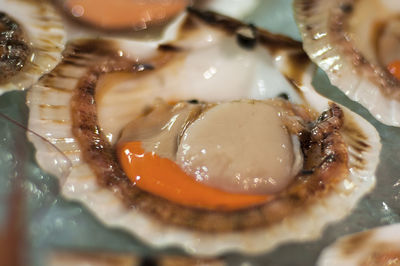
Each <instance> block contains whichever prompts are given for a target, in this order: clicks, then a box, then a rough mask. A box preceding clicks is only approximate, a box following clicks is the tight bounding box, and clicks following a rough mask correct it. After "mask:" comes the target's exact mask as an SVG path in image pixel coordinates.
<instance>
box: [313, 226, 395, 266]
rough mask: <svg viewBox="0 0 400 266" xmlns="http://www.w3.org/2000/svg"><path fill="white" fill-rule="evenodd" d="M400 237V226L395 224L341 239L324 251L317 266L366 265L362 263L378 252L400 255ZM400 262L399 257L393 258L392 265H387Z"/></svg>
mask: <svg viewBox="0 0 400 266" xmlns="http://www.w3.org/2000/svg"><path fill="white" fill-rule="evenodd" d="M399 235H400V224H393V225H387V226H382V227H377V228H374V229H371V230H367V231H363V232H361V233H356V234H352V235H347V236H344V237H341V238H339V239H338V240H336V241H335V242H334V243H333V244H332V245H330V246H329V247H327V248H325V249H324V250H323V251H322V253H321V255H320V257H319V258H318V262H317V265H318V266H335V265H341V266H357V265H364V264H362V263H363V262H364V263H365V261H367V260H368V258H369V257H370V256H371V255H372V254H373V253H374V252H376V251H378V252H385V251H386V252H390V251H392V250H393V251H397V254H400V238H399ZM399 262H400V257H397V258H393V261H392V264H391V263H390V261H388V262H387V263H388V264H385V265H398V263H399ZM368 265H369V264H368ZM370 265H376V264H370ZM382 265H383V264H382Z"/></svg>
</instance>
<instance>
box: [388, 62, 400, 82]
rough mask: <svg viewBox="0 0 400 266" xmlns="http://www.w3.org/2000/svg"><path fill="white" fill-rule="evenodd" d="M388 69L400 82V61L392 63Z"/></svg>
mask: <svg viewBox="0 0 400 266" xmlns="http://www.w3.org/2000/svg"><path fill="white" fill-rule="evenodd" d="M387 69H388V70H389V72H390V73H391V74H392V75H393V76H395V77H396V78H397V79H398V80H400V60H395V61H393V62H391V63H390V64H389V65H388V66H387Z"/></svg>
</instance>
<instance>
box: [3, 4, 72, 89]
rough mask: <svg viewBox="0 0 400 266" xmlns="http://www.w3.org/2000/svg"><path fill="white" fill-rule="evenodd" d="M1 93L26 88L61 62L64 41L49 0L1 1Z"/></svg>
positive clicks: (61, 29)
mask: <svg viewBox="0 0 400 266" xmlns="http://www.w3.org/2000/svg"><path fill="white" fill-rule="evenodd" d="M0 31H1V38H0V49H1V51H0V73H1V74H0V93H4V92H6V91H9V90H21V89H26V88H28V87H29V86H31V85H32V84H33V83H34V82H36V81H37V80H38V79H39V78H40V77H41V76H42V75H43V74H45V73H47V72H49V71H50V70H51V69H53V68H54V67H55V66H56V65H57V63H58V62H59V61H60V60H61V52H62V51H63V50H64V46H65V42H66V38H65V32H64V27H63V24H62V22H61V17H60V16H59V15H58V13H57V12H56V10H55V9H54V7H53V5H52V4H51V3H50V1H32V0H1V1H0Z"/></svg>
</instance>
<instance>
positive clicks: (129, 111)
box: [27, 11, 381, 255]
mask: <svg viewBox="0 0 400 266" xmlns="http://www.w3.org/2000/svg"><path fill="white" fill-rule="evenodd" d="M193 13H196V11H192V14H191V15H189V19H187V20H186V23H185V24H184V25H182V28H181V29H180V31H179V34H178V35H177V37H176V41H172V42H167V43H165V44H164V45H161V46H159V48H158V49H154V48H153V51H152V52H149V51H150V50H151V48H150V49H149V48H147V49H146V51H147V52H148V53H147V54H146V57H145V58H141V60H140V61H139V63H137V64H135V65H134V67H135V68H137V70H139V71H138V73H137V74H135V75H133V76H129V75H128V76H127V74H126V73H112V74H111V75H114V77H115V76H116V77H118V78H117V79H116V80H117V81H118V82H116V81H115V80H112V79H111V80H108V81H107V80H104V79H103V80H102V82H103V84H102V86H101V89H99V90H98V91H97V92H95V89H93V90H90V91H88V92H89V93H95V94H96V102H97V110H98V121H99V124H100V125H101V130H102V131H103V133H104V134H105V135H106V136H108V139H109V141H110V142H111V143H112V142H114V141H115V139H116V136H118V134H119V131H120V130H121V129H122V127H123V126H124V125H125V124H126V123H128V122H129V120H130V119H131V118H132V116H134V114H138V113H140V110H142V108H143V107H145V106H146V105H148V104H151V103H153V102H154V100H155V99H156V98H157V97H161V98H163V99H165V100H167V101H168V100H171V101H174V100H183V99H193V98H197V99H202V100H207V101H213V102H216V101H222V100H232V99H241V98H253V99H254V98H256V99H265V98H271V97H277V96H278V95H279V94H280V93H286V94H287V95H289V99H291V100H293V101H294V102H297V103H300V104H304V105H306V106H307V107H309V108H311V109H313V110H315V111H316V112H323V111H324V110H325V109H327V108H328V107H329V101H328V100H327V99H326V98H324V97H322V96H320V95H319V94H318V93H316V91H315V90H314V88H313V87H312V86H311V81H312V75H313V72H314V70H315V69H314V67H313V65H311V64H309V62H308V61H307V60H303V61H301V60H296V61H295V62H304V63H303V64H300V66H301V69H303V70H304V71H301V72H298V71H293V69H297V67H298V65H293V64H292V62H293V58H297V59H299V58H305V57H304V56H300V57H299V55H303V52H302V50H301V46H300V44H299V43H298V42H295V41H292V40H290V39H288V38H285V37H282V36H274V37H273V38H272V37H271V36H272V34H270V33H267V32H264V31H260V30H257V29H254V28H251V30H255V32H256V34H257V36H258V40H259V43H257V44H256V45H255V46H254V47H253V48H251V47H250V49H249V47H248V46H246V47H245V48H243V47H241V46H242V44H238V42H240V41H243V40H240V38H242V37H241V36H238V34H232V32H229V31H228V32H227V31H226V30H224V29H223V28H224V26H223V25H231V26H232V25H234V28H235V29H237V30H238V29H241V28H244V29H248V27H249V26H247V25H244V24H242V23H240V22H238V21H235V20H231V19H229V18H226V17H223V16H219V15H216V14H214V13H206V15H205V17H206V18H210V17H212V18H213V19H214V23H209V21H207V19H205V20H204V19H200V20H199V19H193V18H192V17H193V16H194V15H193ZM197 16H198V15H197ZM200 16H201V14H200ZM194 17H196V16H194ZM210 25H211V26H210ZM221 25H222V26H221ZM221 28H222V29H221ZM260 36H261V37H260ZM238 38H239V40H238ZM246 40H247V39H246ZM274 40H275V41H274ZM276 40H278V41H276ZM250 41H251V40H250ZM84 43H85V42H83V44H82V42H80V41H77V42H75V43H71V44H70V45H69V47H68V48H67V49H66V51H65V53H64V60H63V62H62V63H61V64H59V65H58V66H57V67H56V68H55V69H54V70H53V71H52V72H51V73H50V74H48V75H45V76H44V77H43V78H42V79H41V80H40V81H39V82H38V83H37V84H35V85H34V86H33V87H32V90H30V91H29V92H28V96H27V104H28V106H29V108H30V118H29V128H31V129H32V130H34V131H35V132H37V133H39V134H40V135H42V136H45V137H46V138H47V139H48V140H49V141H50V142H51V143H53V144H54V145H56V146H57V147H58V148H59V149H60V150H62V151H63V152H64V153H65V154H66V155H67V156H68V158H69V159H70V161H71V162H72V170H71V173H70V175H69V176H68V177H67V179H66V181H65V183H64V184H63V186H62V193H63V195H64V196H66V197H67V198H70V199H75V200H79V201H81V202H83V203H84V204H85V205H86V206H88V207H89V208H90V210H91V211H93V213H94V214H95V215H96V216H97V217H99V218H100V220H102V221H103V222H104V223H105V224H107V225H110V226H116V227H120V228H123V229H125V230H127V231H128V232H130V233H132V234H135V235H137V236H139V237H140V238H141V239H143V241H145V242H146V243H150V244H152V245H155V246H156V247H166V246H170V245H178V246H181V247H182V248H184V250H186V251H187V252H189V253H192V254H204V255H215V254H220V253H222V252H227V251H232V250H235V251H240V252H244V253H249V254H254V253H260V252H265V251H268V250H271V249H272V248H274V247H276V246H277V245H278V244H280V243H283V242H287V241H301V240H309V239H314V238H317V237H318V236H319V235H320V233H321V230H322V229H323V228H324V226H325V225H326V224H327V223H329V222H333V221H337V220H339V219H341V218H342V217H344V216H345V215H347V214H348V213H349V212H350V211H351V209H352V208H353V207H354V206H355V204H356V203H357V202H358V200H359V199H360V198H361V196H362V195H364V194H365V193H367V192H368V191H370V190H371V188H372V187H373V186H374V184H375V177H374V172H375V168H376V166H377V163H378V155H379V151H380V147H381V145H380V140H379V136H378V134H377V132H376V130H375V129H374V128H373V127H372V126H371V125H370V124H369V123H367V122H366V121H365V120H364V119H363V118H361V117H360V116H358V115H356V114H354V113H352V112H351V111H349V110H347V109H346V108H344V107H343V110H344V114H345V117H346V119H345V122H344V126H343V130H341V133H342V134H343V136H344V140H345V142H346V144H347V145H348V154H349V166H348V167H349V169H350V171H349V175H348V176H347V177H346V178H345V179H343V180H342V181H341V182H339V184H337V185H336V186H335V187H334V188H333V190H332V191H331V192H330V193H328V194H327V195H325V196H324V197H321V198H318V200H316V201H315V202H313V204H312V205H309V206H306V207H305V208H304V210H302V212H301V213H296V215H292V216H289V217H287V218H286V219H284V220H283V221H281V222H280V223H276V224H273V225H272V226H268V227H266V228H258V229H255V230H246V231H241V232H235V231H233V232H228V233H208V232H199V231H194V230H191V229H190V228H181V227H176V226H168V225H165V224H164V223H162V222H160V221H158V220H156V219H152V217H149V216H148V215H146V214H144V213H142V212H140V211H139V210H137V209H135V208H127V207H126V206H125V205H124V204H123V202H121V200H120V198H119V196H118V194H117V193H114V192H113V191H112V190H110V189H108V188H106V187H104V186H101V185H100V184H99V183H98V182H97V179H96V176H95V174H94V172H93V170H92V169H91V166H90V165H88V163H86V162H85V160H84V158H83V156H82V150H81V147H80V146H79V144H78V141H77V139H76V137H75V135H74V134H73V133H72V118H71V108H72V107H71V104H70V102H71V99H72V97H73V95H74V91H75V89H76V88H77V87H79V86H80V85H82V81H83V80H88V79H87V77H88V74H91V73H92V74H91V75H89V76H91V77H97V75H99V74H98V73H97V72H93V69H100V70H101V69H106V68H107V67H108V64H109V63H110V62H109V61H110V60H108V59H107V58H109V56H110V54H113V53H114V57H112V58H115V53H118V51H127V52H129V53H131V54H132V55H136V54H137V56H140V47H144V46H145V44H143V43H141V44H140V45H138V44H137V43H136V44H135V43H132V44H131V45H130V46H126V45H125V44H124V43H123V44H122V45H121V43H119V42H118V41H115V42H112V41H111V42H110V41H109V40H108V41H102V40H97V41H92V42H90V46H87V45H86V46H85V45H84ZM277 44H279V45H277ZM282 44H283V45H282ZM135 45H136V47H137V49H136V50H130V49H132V48H133V47H135ZM246 45H248V43H247V42H246ZM87 47H91V49H86V48H87ZM152 47H154V46H152ZM160 51H162V52H160ZM176 51H179V53H177V52H176ZM160 54H161V56H160ZM134 57H135V56H133V58H134ZM171 58H172V59H171ZM170 59H171V60H170ZM204 59H206V60H204ZM260 59H261V60H260ZM105 61H107V63H105V65H101V64H99V65H96V64H97V63H98V62H103V63H104V62H105ZM165 62H168V63H167V64H166V63H165ZM293 66H294V67H293ZM152 69H154V71H152ZM147 70H149V71H147ZM91 71H92V72H91ZM238 73H239V74H240V75H239V74H238ZM121 75H122V77H123V79H122V80H123V81H122V82H121V79H120V77H121ZM148 75H150V76H149V78H147V76H148ZM230 79H231V80H230ZM105 88H106V89H105ZM272 88H274V89H272ZM31 141H32V142H33V143H34V145H35V147H36V148H37V154H36V158H37V161H38V162H39V164H40V166H41V167H42V168H43V169H45V170H46V171H49V172H50V173H52V174H55V175H57V169H55V168H54V165H51V164H48V163H47V161H48V159H49V158H51V153H49V152H48V150H46V149H43V148H41V146H40V144H38V143H37V141H36V140H35V139H31Z"/></svg>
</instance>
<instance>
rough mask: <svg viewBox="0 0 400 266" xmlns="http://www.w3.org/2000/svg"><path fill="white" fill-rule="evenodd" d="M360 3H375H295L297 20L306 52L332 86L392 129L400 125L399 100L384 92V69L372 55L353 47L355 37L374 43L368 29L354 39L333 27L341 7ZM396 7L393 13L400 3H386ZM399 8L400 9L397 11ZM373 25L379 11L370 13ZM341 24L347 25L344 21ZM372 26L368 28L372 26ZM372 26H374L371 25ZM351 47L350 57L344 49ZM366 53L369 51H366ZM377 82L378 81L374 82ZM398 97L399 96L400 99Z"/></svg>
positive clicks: (348, 0) (395, 90) (349, 0)
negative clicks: (363, 62) (382, 74)
mask: <svg viewBox="0 0 400 266" xmlns="http://www.w3.org/2000/svg"><path fill="white" fill-rule="evenodd" d="M358 2H365V3H366V5H368V4H372V2H380V0H378V1H375V0H374V1H371V2H369V0H361V1H354V0H346V1H342V0H317V1H311V0H296V1H295V2H294V10H295V19H296V21H297V24H298V27H299V29H300V33H301V35H302V39H303V44H304V50H305V51H306V52H307V54H308V55H309V57H310V58H311V60H313V61H314V62H316V64H317V65H318V66H319V67H320V68H322V69H323V70H324V71H325V72H326V73H327V75H328V77H329V79H330V81H331V83H332V84H333V85H335V86H337V87H338V88H339V89H340V90H342V91H343V92H344V93H345V94H346V95H347V96H348V97H349V98H351V99H352V100H354V101H357V102H359V103H360V104H362V105H363V106H365V107H366V108H367V109H368V110H369V111H370V112H371V114H372V115H373V116H374V117H375V118H376V119H378V120H379V121H380V122H382V123H385V124H387V125H391V126H400V102H399V100H396V97H391V96H390V95H385V94H384V93H382V90H384V85H382V84H380V82H379V79H380V78H381V70H379V66H378V65H377V64H375V62H373V60H370V56H367V55H366V54H363V53H362V52H361V51H360V50H361V49H359V48H360V47H357V45H353V42H352V40H353V38H364V39H365V40H363V41H362V42H364V43H368V42H371V41H370V40H369V39H368V38H367V37H366V36H367V33H366V32H367V31H368V29H364V30H362V31H363V34H364V33H365V36H353V35H354V34H360V35H361V33H360V32H361V31H359V32H357V33H345V34H343V35H340V36H337V35H336V34H333V27H334V26H333V25H330V20H331V19H332V18H333V17H335V16H336V15H337V14H338V13H340V12H343V11H341V8H342V7H343V6H345V5H352V6H354V5H356V6H355V7H354V8H357V5H358ZM383 2H385V3H384V4H385V5H387V6H388V7H389V6H392V8H391V9H389V10H392V11H393V12H397V13H398V12H399V2H398V1H397V0H386V1H383V0H382V3H383ZM394 7H397V8H394ZM367 14H368V15H367V16H368V17H369V18H370V20H371V22H372V21H373V18H374V17H378V16H379V9H377V10H375V11H372V12H370V11H368V13H367ZM339 23H343V24H344V23H346V22H345V21H340V22H339ZM369 26H370V25H368V27H369ZM371 27H372V26H371ZM344 43H345V44H346V45H350V46H351V49H353V51H354V52H357V53H358V55H356V53H353V54H352V55H351V56H350V55H348V54H349V51H348V49H347V50H346V49H344V47H343V44H344ZM365 53H366V51H365ZM356 57H358V58H360V57H363V59H365V60H367V61H366V64H365V65H368V69H367V67H365V70H363V69H364V67H363V66H360V64H359V63H357V62H358V61H357V59H356ZM371 80H374V81H376V82H373V81H371ZM399 90H400V87H399V86H397V87H395V88H393V93H396V94H398V91H399ZM397 98H398V97H397Z"/></svg>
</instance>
